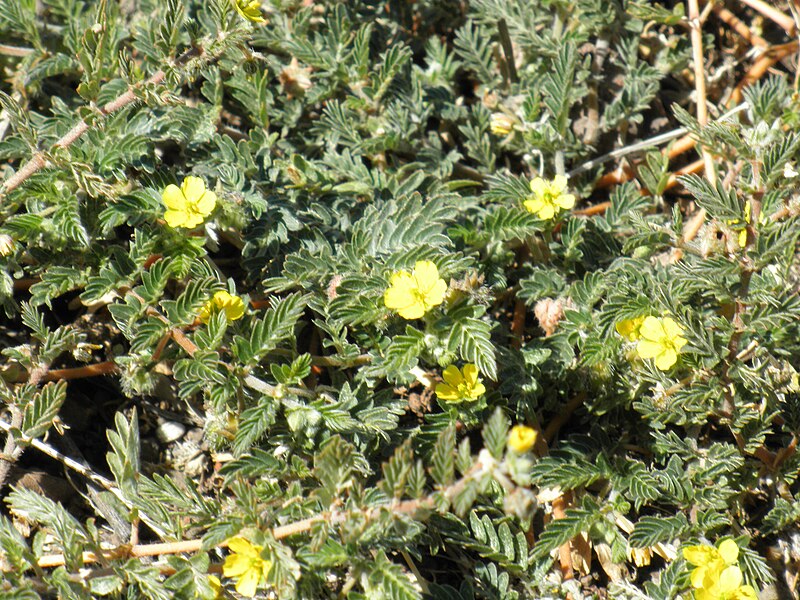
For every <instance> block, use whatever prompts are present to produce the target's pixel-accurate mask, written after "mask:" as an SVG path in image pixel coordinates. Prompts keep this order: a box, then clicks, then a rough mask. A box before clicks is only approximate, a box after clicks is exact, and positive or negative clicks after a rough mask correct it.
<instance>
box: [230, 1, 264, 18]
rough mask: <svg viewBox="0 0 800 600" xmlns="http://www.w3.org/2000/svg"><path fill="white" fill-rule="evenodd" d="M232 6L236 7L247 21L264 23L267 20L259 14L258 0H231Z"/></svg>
mask: <svg viewBox="0 0 800 600" xmlns="http://www.w3.org/2000/svg"><path fill="white" fill-rule="evenodd" d="M231 2H233V8H235V9H236V12H238V13H239V14H240V15H242V16H243V17H244V18H245V19H247V20H248V21H251V22H252V23H266V22H267V20H266V19H265V18H264V17H263V15H262V14H261V2H259V0H231Z"/></svg>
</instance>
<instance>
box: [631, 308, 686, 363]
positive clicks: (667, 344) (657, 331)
mask: <svg viewBox="0 0 800 600" xmlns="http://www.w3.org/2000/svg"><path fill="white" fill-rule="evenodd" d="M682 333H683V328H682V327H681V326H680V325H678V324H677V323H676V322H675V320H674V319H673V318H672V317H646V318H645V320H644V321H643V322H642V324H641V325H640V326H639V336H640V339H639V344H638V345H637V346H636V351H637V352H638V353H639V356H640V357H641V358H655V359H656V367H658V368H659V369H661V370H662V371H666V370H667V369H669V368H670V367H671V366H672V365H674V364H675V363H676V362H678V353H679V352H680V351H681V348H683V346H684V345H685V344H686V338H684V337H681V334H682Z"/></svg>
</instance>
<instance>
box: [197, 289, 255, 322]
mask: <svg viewBox="0 0 800 600" xmlns="http://www.w3.org/2000/svg"><path fill="white" fill-rule="evenodd" d="M220 311H225V316H226V317H227V318H228V321H235V320H236V319H241V318H242V315H244V301H243V300H242V299H241V298H240V297H239V296H231V295H230V294H229V293H228V292H226V291H224V290H221V291H219V292H217V293H215V294H214V296H213V298H211V300H209V301H208V302H206V304H205V306H204V307H203V308H202V309H201V310H200V315H199V317H200V320H201V321H202V322H203V323H208V320H209V319H210V318H211V315H212V314H213V313H215V312H220Z"/></svg>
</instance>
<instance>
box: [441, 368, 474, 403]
mask: <svg viewBox="0 0 800 600" xmlns="http://www.w3.org/2000/svg"><path fill="white" fill-rule="evenodd" d="M478 374H479V373H478V367H476V366H475V365H473V364H471V363H467V364H466V365H464V368H463V369H462V370H460V371H459V369H458V367H457V366H455V365H450V366H449V367H447V368H446V369H445V370H444V372H443V373H442V379H444V383H439V384H437V385H436V395H437V396H438V397H439V399H440V400H444V401H445V402H463V401H464V400H477V399H478V398H480V397H481V396H483V394H485V393H486V387H485V386H484V385H483V383H481V380H480V379H479V378H478Z"/></svg>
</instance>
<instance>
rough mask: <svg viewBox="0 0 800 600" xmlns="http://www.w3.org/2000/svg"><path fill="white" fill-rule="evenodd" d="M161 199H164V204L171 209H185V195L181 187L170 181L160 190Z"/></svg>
mask: <svg viewBox="0 0 800 600" xmlns="http://www.w3.org/2000/svg"><path fill="white" fill-rule="evenodd" d="M161 200H163V201H164V206H166V207H167V208H171V209H172V210H185V209H186V196H184V195H183V192H182V191H181V188H179V187H178V186H177V185H175V184H174V183H170V184H169V185H168V186H167V187H165V188H164V191H163V192H161Z"/></svg>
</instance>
